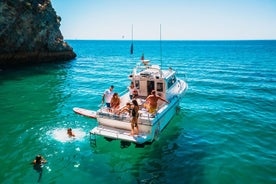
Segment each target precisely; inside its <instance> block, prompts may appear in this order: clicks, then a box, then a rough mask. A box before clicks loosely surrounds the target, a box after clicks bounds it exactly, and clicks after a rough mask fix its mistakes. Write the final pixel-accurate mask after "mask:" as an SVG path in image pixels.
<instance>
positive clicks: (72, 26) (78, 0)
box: [51, 0, 276, 40]
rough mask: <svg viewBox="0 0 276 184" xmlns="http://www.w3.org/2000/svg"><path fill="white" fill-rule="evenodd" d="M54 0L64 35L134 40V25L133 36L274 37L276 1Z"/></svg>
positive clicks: (94, 38) (227, 38)
mask: <svg viewBox="0 0 276 184" xmlns="http://www.w3.org/2000/svg"><path fill="white" fill-rule="evenodd" d="M51 2H52V6H53V8H54V9H55V10H56V13H57V15H59V16H60V17H61V26H60V30H61V32H62V35H63V37H64V39H81V40H88V39H89V40H131V39H132V30H133V39H134V40H159V39H160V35H161V38H162V40H263V39H274V40H275V39H276V0H51ZM132 25H133V29H132ZM160 25H161V26H160ZM160 27H161V29H160ZM160 30H161V31H160ZM160 32H161V34H160Z"/></svg>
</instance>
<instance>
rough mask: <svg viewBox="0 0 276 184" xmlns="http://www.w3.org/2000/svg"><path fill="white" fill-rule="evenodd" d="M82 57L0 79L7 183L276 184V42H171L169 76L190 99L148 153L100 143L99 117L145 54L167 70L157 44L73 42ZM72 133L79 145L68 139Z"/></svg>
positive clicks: (1, 177) (165, 52)
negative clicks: (84, 111)
mask: <svg viewBox="0 0 276 184" xmlns="http://www.w3.org/2000/svg"><path fill="white" fill-rule="evenodd" d="M68 42H69V44H70V45H71V46H72V47H74V51H75V52H76V53H77V55H78V57H77V58H76V59H75V60H73V61H71V62H65V63H59V64H43V65H40V66H32V67H26V68H22V69H17V70H9V71H1V72H0V106H1V108H0V113H1V116H0V135H1V138H0V145H1V150H0V158H1V172H0V181H1V183H36V182H37V181H38V177H39V175H38V173H37V172H36V171H35V170H34V169H33V168H32V165H31V164H30V163H31V162H32V160H33V159H34V157H35V155H37V154H42V155H43V156H44V157H45V158H46V160H47V161H48V163H47V164H46V165H45V166H44V167H43V174H42V178H41V180H40V183H208V184H209V183H212V184H213V183H226V184H227V183H229V184H233V183H242V184H243V183H251V184H252V183H267V184H269V183H271V184H272V183H276V146H275V140H276V134H275V133H276V115H275V109H276V105H275V101H276V97H275V95H276V41H163V42H162V66H163V67H164V68H167V67H169V66H172V67H173V68H174V69H176V70H177V71H178V73H179V75H180V76H181V77H184V75H185V74H186V76H187V81H188V83H189V90H188V92H187V94H186V96H185V98H184V99H183V100H182V101H181V103H180V112H179V113H178V114H177V115H176V116H175V117H174V118H173V119H172V121H171V122H170V124H169V126H168V127H167V128H166V129H165V130H164V131H163V133H162V134H161V137H160V138H159V140H158V141H156V142H154V143H152V144H151V145H146V146H145V147H143V148H136V147H135V145H134V144H131V145H130V146H129V147H127V148H123V149H122V148H121V147H120V142H119V141H112V142H108V141H106V140H105V139H103V138H101V137H98V138H97V146H96V147H94V146H93V144H91V142H90V141H89V131H90V130H91V129H92V128H93V127H94V126H96V121H95V120H93V119H90V118H86V117H83V116H80V115H77V114H75V113H74V112H73V111H72V108H73V107H83V108H88V109H94V110H96V109H97V107H98V105H99V103H100V102H101V95H102V93H103V91H104V90H105V89H106V88H108V87H109V86H110V85H111V84H113V85H114V86H115V89H114V90H115V91H117V92H121V91H123V90H125V89H126V87H127V86H128V85H129V80H128V79H127V76H128V75H129V74H130V72H131V69H132V67H133V66H134V65H135V63H136V61H138V60H139V58H140V56H141V54H142V52H144V54H145V58H146V59H151V60H152V63H155V64H160V63H161V61H160V45H159V41H136V42H134V55H132V56H130V55H129V51H130V42H128V41H68ZM68 127H71V128H72V129H73V131H74V132H75V134H76V139H69V138H68V137H67V136H66V128H68Z"/></svg>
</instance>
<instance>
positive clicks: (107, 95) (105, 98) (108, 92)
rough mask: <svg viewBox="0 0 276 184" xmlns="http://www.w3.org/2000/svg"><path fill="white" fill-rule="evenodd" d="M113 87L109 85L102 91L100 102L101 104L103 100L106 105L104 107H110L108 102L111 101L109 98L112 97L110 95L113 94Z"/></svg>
mask: <svg viewBox="0 0 276 184" xmlns="http://www.w3.org/2000/svg"><path fill="white" fill-rule="evenodd" d="M113 89H114V86H113V85H111V86H110V88H109V89H106V90H105V91H104V94H103V98H102V104H103V103H104V101H105V105H106V107H107V108H109V109H110V108H111V106H110V102H111V98H112V96H113V94H114V92H113Z"/></svg>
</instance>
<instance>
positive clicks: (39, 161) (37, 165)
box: [32, 155, 47, 182]
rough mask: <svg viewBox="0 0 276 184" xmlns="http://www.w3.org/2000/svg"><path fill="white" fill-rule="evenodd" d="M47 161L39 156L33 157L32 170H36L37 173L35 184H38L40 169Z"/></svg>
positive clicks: (40, 174)
mask: <svg viewBox="0 0 276 184" xmlns="http://www.w3.org/2000/svg"><path fill="white" fill-rule="evenodd" d="M46 163H47V160H45V159H44V158H43V157H42V156H41V155H37V156H36V157H35V160H34V161H33V162H32V164H33V168H34V170H36V171H37V172H38V173H39V176H38V180H37V182H40V180H41V177H42V167H43V164H46Z"/></svg>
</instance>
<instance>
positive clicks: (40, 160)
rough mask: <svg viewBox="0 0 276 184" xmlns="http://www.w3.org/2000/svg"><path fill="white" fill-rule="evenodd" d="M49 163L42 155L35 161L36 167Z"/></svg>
mask: <svg viewBox="0 0 276 184" xmlns="http://www.w3.org/2000/svg"><path fill="white" fill-rule="evenodd" d="M46 162H47V161H46V160H45V159H44V158H43V157H42V156H41V155H37V156H36V157H35V160H34V161H33V164H34V165H41V164H45V163H46Z"/></svg>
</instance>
